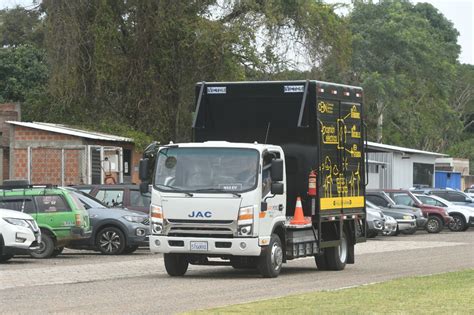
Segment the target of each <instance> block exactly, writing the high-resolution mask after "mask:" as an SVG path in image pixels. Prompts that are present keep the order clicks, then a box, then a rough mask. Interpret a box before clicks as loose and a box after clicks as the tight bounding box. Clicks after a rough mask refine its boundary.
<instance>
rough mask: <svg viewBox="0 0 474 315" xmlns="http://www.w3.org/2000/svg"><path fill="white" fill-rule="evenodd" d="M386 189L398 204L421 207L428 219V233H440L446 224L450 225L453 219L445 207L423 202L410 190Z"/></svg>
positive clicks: (426, 226)
mask: <svg viewBox="0 0 474 315" xmlns="http://www.w3.org/2000/svg"><path fill="white" fill-rule="evenodd" d="M384 191H385V193H387V194H388V195H389V196H390V198H392V199H393V201H395V203H396V204H400V205H405V206H410V207H416V208H420V209H421V212H423V216H424V217H426V218H427V219H428V222H426V225H425V229H426V231H427V232H428V233H439V232H440V231H441V230H442V229H443V227H444V226H448V224H449V222H451V221H452V220H453V218H452V217H450V216H449V214H448V212H447V211H446V210H445V209H444V208H442V207H437V206H433V205H427V204H424V203H422V202H421V201H420V200H419V199H418V198H416V196H415V195H413V194H412V193H411V192H410V191H409V190H403V189H384Z"/></svg>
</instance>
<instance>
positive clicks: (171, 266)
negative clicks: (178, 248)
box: [163, 254, 189, 277]
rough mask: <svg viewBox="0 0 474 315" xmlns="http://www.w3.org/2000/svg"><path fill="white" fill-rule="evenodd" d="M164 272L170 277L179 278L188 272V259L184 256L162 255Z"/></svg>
mask: <svg viewBox="0 0 474 315" xmlns="http://www.w3.org/2000/svg"><path fill="white" fill-rule="evenodd" d="M163 256H164V257H163V258H164V260H165V268H166V272H167V273H168V274H169V275H170V276H172V277H181V276H183V275H184V274H185V273H186V271H188V266H189V262H188V258H187V257H186V255H184V254H164V255H163Z"/></svg>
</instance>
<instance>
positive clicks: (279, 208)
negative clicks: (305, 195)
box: [278, 203, 283, 211]
mask: <svg viewBox="0 0 474 315" xmlns="http://www.w3.org/2000/svg"><path fill="white" fill-rule="evenodd" d="M278 210H279V211H282V210H283V205H282V204H281V203H280V204H279V205H278Z"/></svg>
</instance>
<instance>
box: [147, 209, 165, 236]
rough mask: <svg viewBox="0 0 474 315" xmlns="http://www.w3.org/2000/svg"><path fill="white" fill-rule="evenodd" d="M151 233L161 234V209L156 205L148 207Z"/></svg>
mask: <svg viewBox="0 0 474 315" xmlns="http://www.w3.org/2000/svg"><path fill="white" fill-rule="evenodd" d="M150 219H151V232H152V233H153V234H161V233H163V208H162V207H161V206H157V205H151V206H150Z"/></svg>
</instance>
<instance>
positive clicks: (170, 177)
mask: <svg viewBox="0 0 474 315" xmlns="http://www.w3.org/2000/svg"><path fill="white" fill-rule="evenodd" d="M258 165H259V153H258V151H257V150H254V149H242V148H178V147H171V148H165V149H162V150H160V152H159V154H158V161H157V164H156V173H155V180H154V185H155V187H156V188H157V189H159V190H161V191H174V192H176V191H184V192H243V191H248V190H250V189H253V188H254V187H256V185H257V178H258V176H257V175H258Z"/></svg>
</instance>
